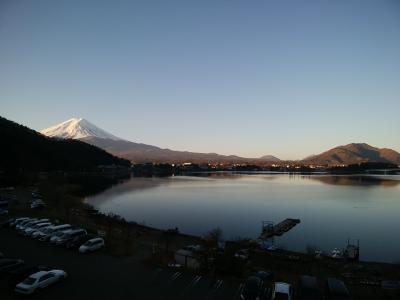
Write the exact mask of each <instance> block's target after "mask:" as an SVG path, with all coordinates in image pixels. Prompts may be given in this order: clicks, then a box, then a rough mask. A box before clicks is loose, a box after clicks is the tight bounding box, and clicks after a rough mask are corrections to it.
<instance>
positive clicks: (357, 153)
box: [302, 143, 400, 166]
mask: <svg viewBox="0 0 400 300" xmlns="http://www.w3.org/2000/svg"><path fill="white" fill-rule="evenodd" d="M302 161H303V162H304V163H308V164H317V165H331V166H332V165H350V164H357V163H365V162H382V163H394V164H400V153H398V152H396V151H394V150H392V149H389V148H376V147H373V146H371V145H368V144H367V143H350V144H347V145H341V146H337V147H334V148H332V149H329V150H327V151H325V152H322V153H320V154H317V155H313V156H311V157H309V158H306V159H304V160H302Z"/></svg>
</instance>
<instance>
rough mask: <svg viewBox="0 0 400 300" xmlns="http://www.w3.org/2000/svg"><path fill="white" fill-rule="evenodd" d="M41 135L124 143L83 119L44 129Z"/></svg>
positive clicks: (70, 120) (71, 120) (73, 119)
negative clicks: (100, 139) (99, 139)
mask: <svg viewBox="0 0 400 300" xmlns="http://www.w3.org/2000/svg"><path fill="white" fill-rule="evenodd" d="M40 133H42V134H44V135H47V136H49V137H57V138H62V139H84V138H87V137H96V138H102V139H110V140H114V141H122V139H120V138H118V137H116V136H115V135H112V134H111V133H108V132H106V131H105V130H103V129H101V128H99V127H97V126H96V125H94V124H92V123H90V122H89V121H87V120H85V119H83V118H72V119H69V120H67V121H65V122H62V123H60V124H57V125H54V126H52V127H49V128H46V129H43V130H41V131H40Z"/></svg>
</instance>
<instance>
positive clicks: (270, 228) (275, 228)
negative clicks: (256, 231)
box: [260, 219, 300, 240]
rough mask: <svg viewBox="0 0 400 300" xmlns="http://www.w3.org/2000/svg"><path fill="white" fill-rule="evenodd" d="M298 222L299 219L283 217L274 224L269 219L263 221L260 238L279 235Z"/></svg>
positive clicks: (264, 238)
mask: <svg viewBox="0 0 400 300" xmlns="http://www.w3.org/2000/svg"><path fill="white" fill-rule="evenodd" d="M299 223H300V219H285V220H283V221H282V222H280V223H278V224H276V225H274V223H273V222H270V221H263V223H262V231H261V235H260V239H262V240H266V239H268V238H271V237H274V236H281V235H283V234H284V233H285V232H288V231H289V230H290V229H292V228H293V227H294V226H296V225H297V224H299Z"/></svg>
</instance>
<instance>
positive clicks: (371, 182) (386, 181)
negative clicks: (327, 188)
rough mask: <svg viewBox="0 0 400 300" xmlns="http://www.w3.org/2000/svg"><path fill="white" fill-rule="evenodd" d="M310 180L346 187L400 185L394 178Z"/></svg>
mask: <svg viewBox="0 0 400 300" xmlns="http://www.w3.org/2000/svg"><path fill="white" fill-rule="evenodd" d="M309 178H310V179H314V180H318V181H320V182H322V183H325V184H333V185H347V186H365V187H368V186H383V187H395V186H397V185H399V184H400V180H396V179H394V178H390V177H385V178H379V177H373V176H361V175H360V176H335V175H332V176H310V177H309Z"/></svg>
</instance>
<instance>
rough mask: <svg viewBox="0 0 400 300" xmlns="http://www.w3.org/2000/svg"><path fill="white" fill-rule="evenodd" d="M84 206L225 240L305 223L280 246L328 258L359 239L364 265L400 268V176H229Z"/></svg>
mask: <svg viewBox="0 0 400 300" xmlns="http://www.w3.org/2000/svg"><path fill="white" fill-rule="evenodd" d="M86 201H87V202H88V203H90V204H92V205H93V206H95V207H96V208H98V209H99V210H101V211H103V212H113V213H116V214H118V215H121V216H123V217H124V218H125V219H127V220H129V221H136V222H138V223H144V224H146V225H149V226H153V227H157V228H162V229H167V228H174V227H178V228H179V229H180V231H181V232H184V233H190V234H197V235H201V234H204V233H206V232H207V231H209V230H211V229H213V228H216V227H219V228H221V229H222V230H223V237H224V238H225V239H230V238H236V237H251V238H255V237H258V236H259V234H260V232H261V222H262V221H263V220H268V221H274V222H280V221H281V220H283V219H285V218H299V219H301V223H300V224H299V225H297V226H296V227H294V228H293V229H292V230H291V231H289V232H287V233H286V234H284V235H283V236H282V237H280V238H278V239H276V243H277V244H278V245H281V246H283V247H285V248H286V249H290V250H296V251H302V252H305V251H306V247H307V246H318V247H319V248H321V249H322V250H324V251H327V252H328V251H329V252H330V251H331V250H332V249H333V248H336V247H340V248H342V247H344V246H345V245H346V241H347V239H348V238H351V239H354V240H355V239H359V240H360V247H361V253H360V254H361V259H362V260H372V261H386V262H400V239H399V238H398V236H399V232H398V230H399V229H400V178H399V176H397V177H396V176H331V175H311V176H310V175H288V174H251V175H250V174H229V173H223V174H221V173H219V174H210V175H209V176H175V177H167V178H131V179H129V180H127V181H125V182H124V183H121V184H119V185H116V186H113V187H112V188H110V189H108V190H106V191H105V192H103V193H101V194H98V195H96V196H92V197H89V198H87V199H86Z"/></svg>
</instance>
